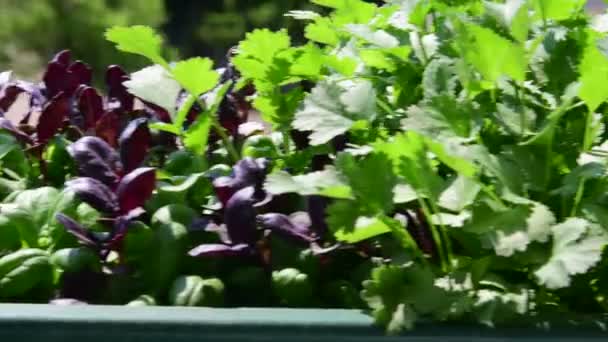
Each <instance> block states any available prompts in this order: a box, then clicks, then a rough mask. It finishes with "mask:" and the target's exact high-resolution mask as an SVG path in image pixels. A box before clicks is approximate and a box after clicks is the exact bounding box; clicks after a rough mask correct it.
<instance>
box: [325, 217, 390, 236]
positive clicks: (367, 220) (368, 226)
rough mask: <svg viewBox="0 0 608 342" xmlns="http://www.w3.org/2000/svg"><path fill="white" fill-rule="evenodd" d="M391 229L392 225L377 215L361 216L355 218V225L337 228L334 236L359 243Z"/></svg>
mask: <svg viewBox="0 0 608 342" xmlns="http://www.w3.org/2000/svg"><path fill="white" fill-rule="evenodd" d="M390 231H391V229H390V227H388V226H387V225H386V224H385V223H384V222H382V220H380V219H379V218H377V217H366V216H359V217H357V219H356V220H355V223H354V225H353V227H351V228H350V229H349V227H345V228H343V229H338V230H335V231H334V236H335V237H336V239H337V240H338V241H342V242H346V243H358V242H361V241H365V240H368V239H370V238H373V237H376V236H379V235H382V234H386V233H388V232H390Z"/></svg>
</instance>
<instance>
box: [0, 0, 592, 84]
mask: <svg viewBox="0 0 608 342" xmlns="http://www.w3.org/2000/svg"><path fill="white" fill-rule="evenodd" d="M369 1H372V0H369ZM374 2H381V1H374ZM602 3H603V1H601V0H590V2H589V6H590V7H594V8H598V7H597V6H600V5H601V4H602ZM307 8H311V5H310V4H309V1H308V0H0V44H1V46H2V49H0V71H2V70H13V71H14V72H15V74H16V75H17V76H19V77H23V78H27V79H36V78H38V77H39V76H40V73H41V71H42V70H43V68H44V65H45V64H46V62H47V61H48V59H49V58H50V57H51V56H52V55H53V54H54V53H56V52H57V51H59V50H62V49H65V48H69V49H71V50H72V52H73V55H74V57H75V58H77V59H81V60H83V61H85V62H87V63H89V64H90V65H91V66H92V67H93V68H94V69H95V71H96V75H97V76H98V77H97V79H98V80H99V76H100V75H101V73H102V72H103V70H104V69H105V66H106V65H108V64H121V65H123V66H125V67H126V68H127V69H129V70H134V69H136V68H138V67H141V66H143V63H145V61H143V60H142V59H141V58H138V57H133V56H128V55H126V54H123V53H119V52H117V51H116V50H115V49H114V48H113V47H112V46H111V45H110V44H109V43H107V42H105V41H104V39H103V32H104V30H105V29H106V28H107V27H110V26H113V25H133V24H143V25H150V26H152V27H155V28H157V29H159V30H161V32H162V33H163V34H164V35H165V37H166V40H167V41H168V42H169V44H170V45H171V48H170V49H168V51H167V52H168V54H170V57H177V56H180V57H189V56H194V55H198V56H209V57H212V58H213V59H215V60H216V61H217V62H220V63H221V62H222V61H223V57H224V55H225V53H226V51H227V49H228V48H230V47H231V46H233V45H234V44H236V43H237V42H238V41H239V40H240V39H241V38H243V37H244V34H245V32H248V31H250V30H252V29H253V28H256V27H269V28H271V29H278V28H281V27H287V28H289V29H290V32H292V34H293V35H294V39H295V40H296V41H297V40H299V39H301V33H300V32H301V30H300V29H301V27H299V26H298V25H301V23H299V22H298V21H295V20H292V19H291V18H288V17H285V16H284V15H283V14H284V13H286V12H287V11H289V10H291V9H307Z"/></svg>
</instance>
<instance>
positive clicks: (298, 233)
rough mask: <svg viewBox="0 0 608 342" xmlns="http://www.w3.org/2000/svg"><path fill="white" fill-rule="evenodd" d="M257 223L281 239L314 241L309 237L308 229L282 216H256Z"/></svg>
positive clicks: (273, 214) (272, 214)
mask: <svg viewBox="0 0 608 342" xmlns="http://www.w3.org/2000/svg"><path fill="white" fill-rule="evenodd" d="M257 222H258V223H259V224H260V225H261V226H262V227H263V228H265V229H269V230H270V231H272V232H273V233H277V234H279V235H282V236H283V237H286V238H290V239H294V240H297V241H301V242H306V243H310V242H313V241H315V240H316V239H315V238H314V237H312V236H311V234H310V231H309V230H308V227H307V226H305V225H302V224H299V223H298V222H295V220H293V219H292V218H290V217H289V216H287V215H283V214H275V213H271V214H264V215H258V216H257Z"/></svg>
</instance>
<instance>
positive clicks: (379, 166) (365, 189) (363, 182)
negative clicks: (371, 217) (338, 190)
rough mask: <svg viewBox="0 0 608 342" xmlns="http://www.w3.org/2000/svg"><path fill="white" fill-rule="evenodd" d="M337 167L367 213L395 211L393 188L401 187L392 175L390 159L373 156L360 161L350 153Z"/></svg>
mask: <svg viewBox="0 0 608 342" xmlns="http://www.w3.org/2000/svg"><path fill="white" fill-rule="evenodd" d="M335 165H336V168H337V169H338V171H339V172H340V173H341V174H342V175H344V176H345V177H346V179H347V181H348V184H349V185H350V187H351V189H352V193H353V195H354V196H355V198H356V199H357V200H359V202H360V205H361V208H362V209H364V210H365V212H366V213H369V214H379V213H390V212H391V211H392V209H393V197H394V193H393V188H394V187H395V186H396V185H397V177H396V176H395V174H394V173H393V172H392V169H393V167H392V163H391V161H390V159H389V158H388V157H387V156H386V155H384V154H378V153H373V154H369V155H367V156H365V157H364V158H362V159H359V160H357V159H355V157H353V156H352V155H350V154H348V153H341V154H339V155H338V157H337V159H336V162H335Z"/></svg>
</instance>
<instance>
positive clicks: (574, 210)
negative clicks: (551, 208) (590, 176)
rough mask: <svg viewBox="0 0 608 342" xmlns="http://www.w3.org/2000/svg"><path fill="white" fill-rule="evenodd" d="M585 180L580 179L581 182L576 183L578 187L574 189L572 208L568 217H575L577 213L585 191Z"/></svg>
mask: <svg viewBox="0 0 608 342" xmlns="http://www.w3.org/2000/svg"><path fill="white" fill-rule="evenodd" d="M585 182H586V179H584V178H583V179H581V182H580V183H578V188H577V189H576V195H575V196H574V204H572V209H571V210H570V217H575V216H576V214H577V213H578V208H579V206H580V204H581V200H582V199H583V193H584V192H585Z"/></svg>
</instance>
